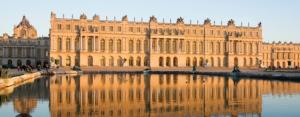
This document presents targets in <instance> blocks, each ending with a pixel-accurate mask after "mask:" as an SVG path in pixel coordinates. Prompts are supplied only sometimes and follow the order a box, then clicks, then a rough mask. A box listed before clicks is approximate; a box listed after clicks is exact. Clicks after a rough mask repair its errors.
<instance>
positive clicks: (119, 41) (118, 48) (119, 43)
mask: <svg viewBox="0 0 300 117" xmlns="http://www.w3.org/2000/svg"><path fill="white" fill-rule="evenodd" d="M121 51H122V41H121V39H118V41H117V52H118V53H121Z"/></svg>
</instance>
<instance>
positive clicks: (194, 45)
mask: <svg viewBox="0 0 300 117" xmlns="http://www.w3.org/2000/svg"><path fill="white" fill-rule="evenodd" d="M196 52H197V42H196V41H194V42H193V53H194V54H196Z"/></svg>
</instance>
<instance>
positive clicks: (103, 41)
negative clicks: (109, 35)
mask: <svg viewBox="0 0 300 117" xmlns="http://www.w3.org/2000/svg"><path fill="white" fill-rule="evenodd" d="M100 48H101V51H102V52H104V51H105V40H104V39H101V44H100Z"/></svg>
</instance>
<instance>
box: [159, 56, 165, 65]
mask: <svg viewBox="0 0 300 117" xmlns="http://www.w3.org/2000/svg"><path fill="white" fill-rule="evenodd" d="M159 66H160V67H163V66H164V58H163V57H159Z"/></svg>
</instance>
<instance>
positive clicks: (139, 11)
mask: <svg viewBox="0 0 300 117" xmlns="http://www.w3.org/2000/svg"><path fill="white" fill-rule="evenodd" d="M0 8H1V11H0V33H1V34H2V33H4V32H7V33H8V34H12V32H13V26H14V25H17V24H18V23H19V22H20V20H21V18H22V16H23V15H26V16H27V18H28V19H29V20H30V22H31V24H33V25H34V26H35V27H36V28H37V30H38V34H39V36H42V35H44V36H45V35H48V33H49V28H50V26H49V25H50V21H49V20H50V13H51V11H54V12H55V13H56V14H57V16H58V17H62V15H63V14H64V16H65V17H71V16H72V14H73V15H74V17H75V18H78V17H79V15H80V14H82V13H85V14H87V16H88V17H89V18H91V17H92V16H93V15H94V14H98V15H100V17H101V18H102V19H105V16H108V18H109V19H113V17H114V16H115V17H116V18H117V19H121V17H122V16H123V15H126V14H127V15H128V17H129V20H133V18H134V17H135V18H136V19H137V20H140V19H141V18H143V19H144V20H148V18H149V16H151V15H155V16H156V17H157V18H158V20H160V21H162V19H163V18H164V19H165V21H169V20H170V18H171V19H172V21H173V22H174V21H175V20H176V19H177V18H178V17H180V16H182V17H184V19H185V22H186V23H188V22H189V20H192V22H194V23H196V21H197V20H199V22H201V23H203V20H204V19H206V18H210V19H211V20H212V21H215V22H216V24H220V22H221V21H223V22H224V23H225V22H227V21H228V20H229V19H231V18H232V19H234V20H235V21H236V24H237V25H240V24H241V22H243V24H244V25H247V24H248V22H249V23H250V25H252V26H255V25H257V23H258V22H260V21H261V22H262V25H263V34H264V41H267V42H272V41H293V42H300V35H299V29H298V28H299V27H300V13H299V11H300V1H299V0H289V1H283V0H172V1H171V0H147V1H145V0H1V4H0Z"/></svg>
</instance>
